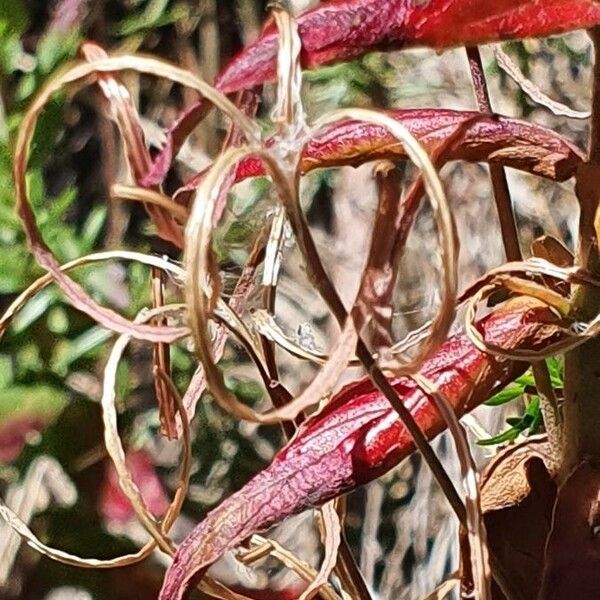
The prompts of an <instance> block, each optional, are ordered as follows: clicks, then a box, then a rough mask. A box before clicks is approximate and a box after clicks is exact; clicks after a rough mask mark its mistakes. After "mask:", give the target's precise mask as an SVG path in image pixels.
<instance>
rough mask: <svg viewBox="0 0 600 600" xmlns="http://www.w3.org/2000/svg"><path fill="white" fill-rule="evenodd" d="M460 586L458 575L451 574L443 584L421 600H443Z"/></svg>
mask: <svg viewBox="0 0 600 600" xmlns="http://www.w3.org/2000/svg"><path fill="white" fill-rule="evenodd" d="M459 585H460V574H459V573H453V574H452V575H451V576H450V577H448V579H446V581H444V583H441V584H440V585H438V587H437V588H436V589H435V590H434V591H433V592H431V594H429V596H427V598H424V599H423V600H444V599H445V598H447V597H448V594H450V592H451V591H452V590H453V589H454V588H455V587H458V586H459Z"/></svg>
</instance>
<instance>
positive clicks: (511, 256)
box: [467, 46, 563, 463]
mask: <svg viewBox="0 0 600 600" xmlns="http://www.w3.org/2000/svg"><path fill="white" fill-rule="evenodd" d="M467 58H468V60H469V67H470V69H471V78H472V79H473V86H474V88H475V97H476V99H477V105H478V107H479V110H480V111H481V112H487V113H491V112H492V103H491V99H490V93H489V90H488V86H487V83H486V79H485V73H484V70H483V64H482V62H481V53H480V52H479V48H478V47H477V46H470V47H468V48H467ZM490 176H491V179H492V189H493V191H494V200H495V202H496V209H497V211H498V218H499V220H500V230H501V232H502V243H503V244H504V252H505V254H506V258H507V260H509V261H511V262H512V261H522V260H523V254H522V253H521V247H520V245H519V233H518V230H517V225H516V221H515V215H514V211H513V206H512V202H511V198H510V189H509V187H508V181H507V179H506V171H505V170H504V167H503V166H501V165H497V164H490ZM531 370H532V372H533V377H534V379H535V382H536V387H537V389H538V394H539V396H540V405H541V409H542V414H543V417H544V424H545V426H546V431H547V433H548V439H549V440H550V443H551V447H552V451H553V452H552V453H553V456H554V457H555V458H554V460H555V461H556V462H557V463H558V462H560V457H561V455H562V448H563V435H562V433H563V430H562V428H561V415H560V412H559V409H558V404H557V402H556V399H555V396H554V393H553V390H552V385H551V384H549V382H550V374H549V372H548V367H547V366H546V363H545V362H544V361H539V362H536V363H532V365H531Z"/></svg>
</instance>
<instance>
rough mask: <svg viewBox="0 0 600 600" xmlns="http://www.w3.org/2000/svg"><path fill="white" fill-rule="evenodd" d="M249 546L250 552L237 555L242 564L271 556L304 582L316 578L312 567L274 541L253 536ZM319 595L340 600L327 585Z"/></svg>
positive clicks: (327, 599) (326, 599) (328, 599)
mask: <svg viewBox="0 0 600 600" xmlns="http://www.w3.org/2000/svg"><path fill="white" fill-rule="evenodd" d="M250 545H251V546H253V547H252V548H251V549H250V550H245V551H243V552H240V554H239V555H238V559H239V560H240V561H241V562H243V563H244V564H247V565H248V564H252V563H253V562H256V561H257V560H260V559H262V558H265V557H267V556H272V557H273V558H276V559H278V560H280V561H281V562H282V563H283V564H284V565H285V566H286V567H287V568H288V569H291V570H292V571H294V573H296V574H297V575H299V576H300V577H302V579H304V581H308V582H310V581H314V580H315V578H316V577H317V571H315V569H314V568H313V567H311V566H310V565H309V564H308V563H306V562H304V561H303V560H301V559H299V558H298V557H297V556H296V555H295V554H293V553H292V552H290V551H289V550H287V549H286V548H284V547H283V546H282V545H281V544H279V543H278V542H276V541H274V540H268V539H266V538H264V537H262V536H261V535H258V534H255V535H253V536H252V537H251V538H250ZM319 594H320V595H321V596H322V597H323V600H340V597H339V595H338V594H336V592H335V590H334V589H333V587H332V586H331V585H330V584H328V583H326V584H325V585H324V586H323V587H322V588H321V589H320V590H319Z"/></svg>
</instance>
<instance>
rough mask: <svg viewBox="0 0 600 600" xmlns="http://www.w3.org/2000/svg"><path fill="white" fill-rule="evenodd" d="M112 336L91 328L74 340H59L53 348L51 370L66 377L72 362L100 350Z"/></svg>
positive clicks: (99, 328) (106, 332)
mask: <svg viewBox="0 0 600 600" xmlns="http://www.w3.org/2000/svg"><path fill="white" fill-rule="evenodd" d="M112 335H113V334H112V332H110V331H107V330H106V329H102V328H101V327H91V328H90V329H88V330H87V331H86V332H84V333H82V334H81V335H80V336H78V337H76V338H75V339H74V340H61V341H60V343H59V344H57V345H56V348H55V353H54V357H53V359H52V362H51V368H52V370H53V371H54V372H55V373H56V374H57V375H59V376H61V377H64V376H66V375H67V373H68V371H69V368H70V367H71V365H72V364H73V363H74V362H76V361H77V360H79V359H80V358H83V357H85V356H86V355H88V354H90V353H91V352H93V351H95V350H97V349H98V348H100V347H101V346H102V345H103V344H105V343H106V342H107V341H108V340H110V339H111V337H112Z"/></svg>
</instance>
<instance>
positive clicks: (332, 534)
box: [299, 500, 342, 600]
mask: <svg viewBox="0 0 600 600" xmlns="http://www.w3.org/2000/svg"><path fill="white" fill-rule="evenodd" d="M320 513H321V518H322V522H323V543H324V545H325V556H324V557H323V561H322V563H321V568H320V569H319V572H318V573H317V575H316V577H315V578H314V579H313V580H312V581H311V582H310V585H309V586H308V588H306V590H304V592H302V596H300V599H299V600H311V598H313V597H314V596H315V594H317V593H318V592H320V590H321V589H322V588H323V587H325V584H326V583H327V581H328V579H329V576H330V575H331V573H332V571H333V569H334V568H335V564H336V562H337V554H338V549H339V547H340V544H341V541H342V525H341V523H340V518H339V516H338V514H337V511H336V510H335V501H334V500H331V501H330V502H327V504H325V506H323V508H321V509H320Z"/></svg>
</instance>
